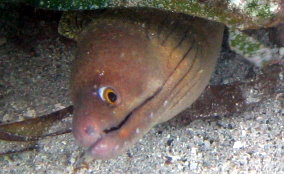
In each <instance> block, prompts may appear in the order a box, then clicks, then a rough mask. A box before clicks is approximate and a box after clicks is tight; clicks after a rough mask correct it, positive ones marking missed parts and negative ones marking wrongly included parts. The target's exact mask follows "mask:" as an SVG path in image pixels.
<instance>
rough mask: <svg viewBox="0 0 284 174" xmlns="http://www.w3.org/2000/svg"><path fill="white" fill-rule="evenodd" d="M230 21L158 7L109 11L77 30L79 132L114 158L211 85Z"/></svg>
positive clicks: (74, 90) (91, 147)
mask: <svg viewBox="0 0 284 174" xmlns="http://www.w3.org/2000/svg"><path fill="white" fill-rule="evenodd" d="M223 29H224V26H223V25H222V24H220V23H216V22H211V21H208V20H205V19H201V18H198V17H192V16H188V15H184V14H178V13H172V12H166V11H160V10H156V9H113V10H107V11H105V12H104V13H103V14H102V15H99V16H98V17H97V18H95V19H94V20H93V22H91V23H90V24H89V25H88V26H87V27H86V28H85V29H84V30H83V31H82V32H81V34H80V35H79V37H78V40H77V42H78V43H77V44H78V50H77V54H76V59H75V62H74V68H73V73H72V78H71V94H72V100H73V103H74V118H73V133H74V136H75V138H76V140H77V141H78V142H79V143H80V144H82V145H83V146H86V147H88V151H89V153H90V154H91V155H92V156H93V157H94V158H95V159H109V158H113V157H115V156H117V155H119V154H121V153H122V152H124V151H125V150H127V149H128V148H129V147H130V146H131V145H132V144H134V143H135V142H136V141H138V140H139V139H140V138H141V137H142V136H143V135H144V134H145V133H147V132H148V131H149V129H151V128H152V127H153V126H154V125H156V124H157V123H161V122H164V121H166V120H169V119H171V118H172V117H174V116H175V115H177V114H178V113H180V112H181V111H183V110H184V109H186V108H187V107H189V106H190V105H191V104H192V103H193V102H194V101H195V100H196V99H197V98H198V97H199V95H200V94H201V92H202V91H203V90H204V89H205V87H206V85H207V84H208V81H209V79H210V76H211V73H212V72H213V70H214V67H215V63H216V60H217V57H218V54H219V51H220V47H221V42H222V36H223Z"/></svg>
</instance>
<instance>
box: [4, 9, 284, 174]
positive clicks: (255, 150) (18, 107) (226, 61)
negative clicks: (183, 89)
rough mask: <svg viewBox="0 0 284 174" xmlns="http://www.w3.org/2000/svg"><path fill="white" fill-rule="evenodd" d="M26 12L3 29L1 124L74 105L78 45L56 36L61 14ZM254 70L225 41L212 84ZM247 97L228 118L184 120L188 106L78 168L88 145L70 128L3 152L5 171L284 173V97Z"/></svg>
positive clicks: (252, 74)
mask: <svg viewBox="0 0 284 174" xmlns="http://www.w3.org/2000/svg"><path fill="white" fill-rule="evenodd" d="M41 15H42V14H41ZM22 18H23V19H25V22H23V23H21V24H20V25H19V26H20V29H19V30H21V32H20V33H17V36H16V34H15V36H13V34H11V33H9V31H7V30H8V29H9V27H8V29H7V30H5V29H3V28H2V29H1V34H0V37H1V38H0V39H1V42H2V43H1V45H0V76H1V78H0V120H1V122H7V121H19V120H23V119H26V118H30V117H35V116H40V115H43V114H47V113H50V112H52V111H55V110H58V109H62V108H64V107H66V106H69V105H70V104H71V102H70V98H69V93H68V80H69V73H70V66H71V61H72V60H73V59H74V50H75V46H76V45H75V43H74V42H72V41H70V40H68V39H65V38H63V37H62V36H60V35H59V34H57V30H56V26H57V21H56V19H54V20H53V19H49V20H46V19H44V18H42V17H38V18H37V17H34V18H32V19H30V18H29V16H28V15H27V16H24V17H22ZM6 22H7V21H6ZM8 22H11V23H12V22H13V20H12V21H8ZM255 73H256V74H257V73H260V72H259V70H257V68H254V67H252V65H251V64H250V63H248V62H247V61H245V60H243V59H242V57H241V56H239V55H236V54H235V53H233V52H231V51H229V50H228V48H227V47H224V48H223V50H222V53H221V55H220V61H219V64H218V67H217V70H216V73H215V75H214V77H213V79H212V83H214V84H221V83H231V82H233V81H241V80H242V79H243V77H245V76H254V75H255ZM280 76H281V77H280ZM279 78H282V80H283V73H282V75H281V74H279ZM277 90H278V91H281V90H282V91H283V89H277ZM245 97H247V98H250V100H252V101H250V102H256V103H257V104H256V105H255V106H254V107H250V108H249V109H246V110H244V111H243V112H236V113H234V112H232V113H230V114H229V115H227V116H226V117H216V118H214V119H205V120H198V119H197V120H194V121H187V122H185V121H184V120H183V119H179V118H181V117H183V116H184V115H186V114H188V112H183V113H182V114H181V115H179V116H178V117H179V118H177V119H173V120H170V121H168V122H166V123H163V124H160V125H158V126H156V127H154V128H153V129H151V131H150V132H149V133H147V134H146V135H145V136H144V138H143V139H141V140H140V141H139V142H138V143H137V144H136V145H135V146H133V147H132V148H130V149H129V150H128V151H127V153H124V154H122V155H121V156H119V157H117V158H115V159H112V160H107V161H100V160H98V161H92V162H89V163H88V165H85V167H82V168H81V169H78V170H74V169H75V163H76V160H77V159H78V155H79V154H80V153H82V152H83V149H82V148H80V147H79V146H78V145H77V144H76V142H75V140H74V138H73V136H72V135H71V134H64V135H60V136H56V137H49V138H46V139H43V140H40V141H39V142H38V145H39V151H36V152H25V153H21V154H17V155H13V156H9V157H8V156H2V157H0V173H3V174H7V173H9V174H10V173H11V174H12V173H15V174H18V173H21V174H23V173H48V174H49V173H50V174H56V173H58V174H59V173H74V172H75V173H82V174H83V173H99V174H104V173H105V174H109V173H278V174H281V173H284V111H283V101H282V100H278V99H277V98H276V97H275V96H274V95H272V97H268V98H266V99H264V100H261V101H258V100H257V98H253V99H252V97H251V96H245ZM217 115H218V113H217ZM67 121H68V120H67ZM1 143H3V142H1ZM0 147H4V146H0ZM2 150H3V149H2Z"/></svg>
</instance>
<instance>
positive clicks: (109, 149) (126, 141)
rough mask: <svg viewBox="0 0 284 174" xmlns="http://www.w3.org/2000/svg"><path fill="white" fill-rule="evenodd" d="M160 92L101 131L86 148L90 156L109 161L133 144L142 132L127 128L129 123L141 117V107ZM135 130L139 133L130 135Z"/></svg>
mask: <svg viewBox="0 0 284 174" xmlns="http://www.w3.org/2000/svg"><path fill="white" fill-rule="evenodd" d="M160 91H161V88H160V89H158V90H157V91H156V92H155V93H154V94H153V95H152V96H150V97H148V98H147V99H146V100H144V101H143V102H142V103H141V104H139V105H138V106H137V107H135V108H134V109H132V111H131V112H129V114H127V115H126V116H125V118H124V119H123V120H122V121H121V122H120V123H119V124H117V125H116V126H113V127H111V128H107V129H104V130H103V131H102V134H101V136H99V137H98V139H97V140H96V141H95V142H93V143H92V144H91V146H89V148H88V151H89V152H90V154H91V156H92V157H93V158H95V159H103V160H105V159H110V158H112V157H115V156H117V155H119V154H120V153H122V152H123V151H124V150H125V149H127V148H128V147H129V146H130V145H132V144H133V143H135V139H137V138H138V137H141V135H143V134H144V132H143V131H140V130H141V129H140V128H138V127H135V128H133V127H132V126H131V128H130V127H129V126H130V125H131V122H133V121H134V120H133V119H134V117H137V116H139V117H142V116H141V112H140V109H141V108H142V107H143V106H145V105H147V104H148V102H149V101H150V100H152V99H153V98H154V97H155V96H156V95H157V94H158V93H159V92H160ZM137 128H138V130H139V131H137V132H136V133H135V134H132V133H131V132H132V131H134V132H135V131H136V130H137ZM132 129H134V130H132ZM125 130H126V131H125ZM124 133H126V134H124ZM122 134H124V135H122ZM138 134H139V135H138Z"/></svg>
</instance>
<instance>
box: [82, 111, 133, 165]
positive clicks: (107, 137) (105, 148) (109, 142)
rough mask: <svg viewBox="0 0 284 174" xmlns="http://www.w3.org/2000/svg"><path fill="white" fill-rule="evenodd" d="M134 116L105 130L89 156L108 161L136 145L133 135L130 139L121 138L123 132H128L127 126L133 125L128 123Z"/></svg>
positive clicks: (91, 148)
mask: <svg viewBox="0 0 284 174" xmlns="http://www.w3.org/2000/svg"><path fill="white" fill-rule="evenodd" d="M134 116H135V114H133V112H130V113H129V114H128V115H127V116H126V117H125V119H123V120H122V121H121V123H119V124H118V125H117V126H115V127H112V128H109V129H105V130H104V131H103V132H104V133H103V134H102V135H101V136H100V137H99V138H98V139H97V140H96V141H95V142H94V143H93V144H92V145H91V146H89V148H88V152H89V153H87V154H90V155H91V156H92V157H93V158H94V159H100V160H107V159H110V158H113V157H115V156H117V155H119V154H120V153H122V152H123V151H124V150H125V149H127V148H128V147H129V146H130V145H132V144H134V143H135V141H133V140H134V139H135V138H133V135H132V136H131V134H129V135H130V137H123V138H122V137H121V131H122V130H126V128H125V127H126V126H125V125H127V124H131V123H128V122H129V120H130V118H131V117H134ZM127 139H129V141H127ZM131 142H132V143H131Z"/></svg>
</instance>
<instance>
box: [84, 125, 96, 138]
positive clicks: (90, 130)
mask: <svg viewBox="0 0 284 174" xmlns="http://www.w3.org/2000/svg"><path fill="white" fill-rule="evenodd" d="M85 133H86V134H87V135H89V136H95V134H96V131H95V129H94V127H93V126H91V125H89V126H88V127H87V128H86V129H85Z"/></svg>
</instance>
